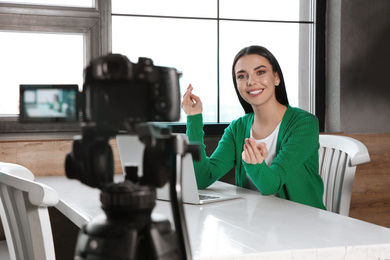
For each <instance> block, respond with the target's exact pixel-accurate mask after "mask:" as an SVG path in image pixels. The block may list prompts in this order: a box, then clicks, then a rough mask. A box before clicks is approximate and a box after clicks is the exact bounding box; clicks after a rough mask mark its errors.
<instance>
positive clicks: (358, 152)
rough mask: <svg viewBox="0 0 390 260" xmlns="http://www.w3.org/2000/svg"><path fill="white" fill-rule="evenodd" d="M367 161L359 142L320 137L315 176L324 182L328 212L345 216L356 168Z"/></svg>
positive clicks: (344, 137)
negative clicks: (317, 174) (317, 170)
mask: <svg viewBox="0 0 390 260" xmlns="http://www.w3.org/2000/svg"><path fill="white" fill-rule="evenodd" d="M369 161H370V156H369V154H368V150H367V148H366V146H365V145H364V144H363V143H361V142H360V141H358V140H356V139H353V138H350V137H346V136H338V135H320V149H319V173H320V175H321V177H322V180H323V181H324V197H323V200H324V204H325V206H326V208H327V210H328V211H331V212H335V213H338V214H341V215H345V216H348V215H349V208H350V203H351V196H352V187H353V181H354V178H355V171H356V166H357V165H359V164H363V163H367V162H369Z"/></svg>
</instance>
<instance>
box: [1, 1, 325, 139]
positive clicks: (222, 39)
mask: <svg viewBox="0 0 390 260" xmlns="http://www.w3.org/2000/svg"><path fill="white" fill-rule="evenodd" d="M318 2H319V3H320V2H321V1H318ZM64 3H65V4H64ZM240 6H241V7H243V8H238V7H240ZM316 6H317V1H316V0H275V1H268V0H256V1H253V0H240V1H237V0H224V1H219V0H197V1H181V0H166V1H158V0H144V1H131V0H85V1H68V0H67V1H63V0H56V1H48V0H35V1H32V0H20V1H2V0H0V37H3V38H4V37H5V36H7V37H6V40H3V39H0V40H1V42H2V46H4V44H8V45H10V46H9V47H7V48H8V50H5V48H3V47H1V50H0V52H3V53H1V55H2V59H1V60H0V67H1V69H2V71H4V66H5V67H6V71H7V74H9V75H15V73H16V74H17V73H18V72H17V71H15V70H12V71H10V66H8V67H7V63H8V62H9V61H6V60H5V59H3V56H4V55H3V54H4V51H7V54H8V57H11V58H10V59H11V60H12V53H14V54H16V53H19V52H20V51H22V49H23V48H22V49H21V47H17V46H18V45H17V44H12V41H13V42H15V41H16V40H11V38H9V37H8V35H14V36H15V37H17V35H19V36H20V35H29V37H30V36H31V37H38V39H39V40H38V41H40V40H42V41H43V43H42V46H44V45H45V44H48V45H55V46H54V47H55V48H54V50H55V52H58V50H59V49H63V48H61V47H59V46H60V45H61V44H63V43H64V42H63V40H59V42H55V40H53V42H52V43H50V42H51V41H52V40H51V39H52V38H53V39H54V38H56V39H57V40H58V39H65V38H66V39H69V40H70V42H72V43H69V44H64V45H66V46H67V48H66V49H70V48H72V49H77V50H76V51H75V52H74V55H75V56H73V57H70V56H69V57H65V58H69V59H71V60H75V61H74V63H72V66H71V67H72V68H69V70H67V71H66V76H65V77H66V81H67V80H69V82H68V81H67V82H65V79H64V80H63V81H64V82H63V83H75V82H76V81H77V82H76V84H79V85H81V84H82V83H81V80H80V78H79V76H80V75H81V74H82V71H80V74H79V75H76V74H77V72H76V71H77V70H79V69H80V66H83V67H84V66H86V64H88V63H89V61H90V60H91V59H93V58H95V57H98V56H100V55H103V54H105V53H108V52H117V53H122V54H124V55H126V56H128V57H129V59H130V60H131V61H132V62H138V58H139V57H149V58H151V59H153V61H154V64H155V65H160V66H170V67H175V68H177V69H178V70H179V71H181V72H183V77H182V79H181V82H180V83H181V88H182V89H181V92H182V93H183V92H184V91H185V89H186V87H187V85H188V84H189V83H191V84H193V85H194V87H195V93H196V94H198V95H199V96H200V97H201V98H202V101H203V103H204V111H205V122H210V123H220V122H230V121H231V120H232V119H235V118H237V117H239V116H240V115H242V114H243V111H242V108H241V106H240V104H239V102H238V100H237V97H236V94H235V92H234V89H233V85H232V80H231V75H230V73H231V72H230V70H231V63H232V60H233V56H234V55H235V54H236V53H237V52H238V51H239V49H241V48H242V47H244V46H247V45H251V44H259V45H263V46H265V47H267V48H268V49H270V50H271V51H272V52H273V53H274V54H275V56H276V57H277V59H278V60H279V63H280V64H281V66H282V69H283V73H284V76H285V80H286V85H287V89H288V90H287V91H288V95H289V100H290V103H291V104H292V105H293V106H299V107H301V108H304V109H306V110H308V111H310V112H312V113H314V112H315V102H314V101H315V100H314V96H315V94H316V93H315V87H314V85H315V84H314V80H315V73H314V71H315V69H316V68H317V67H316V65H315V64H316V60H315V57H316V50H318V48H317V49H315V48H314V47H315V46H316V45H318V43H316V42H315V33H316V31H315V27H316V26H315V25H316V14H315V12H314V10H316ZM317 11H318V8H317ZM41 36H42V37H41ZM49 39H50V40H49ZM34 41H35V40H30V39H29V40H28V42H29V43H28V44H27V45H26V46H28V47H29V48H33V47H32V43H33V42H34ZM321 44H323V43H322V42H321ZM81 45H82V47H81ZM42 46H41V47H42ZM71 46H72V47H71ZM81 48H82V49H81ZM13 49H14V50H13ZM33 49H35V48H33ZM43 49H44V50H45V51H43V50H42V51H38V49H35V50H36V52H37V53H38V52H41V53H40V54H41V55H46V56H48V52H47V51H46V50H47V48H46V47H43ZM69 51H70V50H69ZM10 53H11V56H10V55H9V54H10ZM72 53H73V51H72ZM76 53H77V54H76ZM19 54H20V53H19ZM317 54H318V53H317ZM80 55H82V57H79V56H80ZM17 56H18V55H14V57H15V58H14V61H13V62H15V60H16V57H17ZM49 56H50V55H49ZM76 56H77V57H76ZM53 57H54V56H52V57H49V58H53ZM65 58H64V59H65ZM317 58H318V55H317ZM24 59H25V64H34V62H33V61H31V59H29V60H28V61H27V60H26V58H24ZM60 59H62V58H60ZM22 60H23V58H18V62H21V61H22ZM42 60H43V61H44V62H45V63H46V64H47V63H48V61H47V60H45V59H42ZM54 62H56V65H55V66H59V64H61V62H59V61H58V60H56V57H54ZM321 62H322V61H321ZM29 66H30V67H31V66H33V65H29ZM37 67H39V69H38V70H41V71H47V68H43V67H40V66H37ZM61 71H62V72H63V69H61ZM21 73H22V74H27V71H26V70H20V71H19V74H21ZM48 74H52V73H48ZM71 74H72V75H73V76H70V75H71ZM63 75H65V73H63V74H62V76H63ZM318 75H320V74H318V72H317V77H318ZM59 78H60V76H58V79H59ZM14 79H15V77H13V80H14ZM42 80H45V79H43V78H42V79H39V81H42ZM46 80H48V81H54V79H50V80H49V78H48V77H46ZM27 81H29V82H28V83H33V82H32V81H33V80H32V79H27V80H26V81H24V82H23V83H27ZM61 81H62V80H61ZM52 83H55V82H50V84H52ZM18 84H19V83H12V87H11V85H10V83H5V81H4V78H3V79H0V97H1V98H2V100H1V101H0V102H1V104H2V105H1V106H2V108H0V109H1V110H0V132H2V133H4V132H25V131H34V132H42V131H59V130H64V129H65V130H66V129H68V128H67V127H68V126H65V127H64V126H62V125H53V126H48V125H45V126H42V125H37V124H35V125H34V124H28V125H21V124H19V123H18V122H17V116H18V115H17V114H15V113H17V105H16V104H18V96H17V95H18V93H17V91H15V89H12V88H14V87H15V86H16V87H17V85H18ZM317 95H318V93H317ZM3 97H6V98H3ZM317 98H318V96H317ZM11 101H12V102H13V104H10V103H7V102H11ZM6 103H7V105H3V104H6ZM184 121H185V115H182V118H181V122H184ZM69 129H70V130H72V129H75V128H74V127H70V128H69Z"/></svg>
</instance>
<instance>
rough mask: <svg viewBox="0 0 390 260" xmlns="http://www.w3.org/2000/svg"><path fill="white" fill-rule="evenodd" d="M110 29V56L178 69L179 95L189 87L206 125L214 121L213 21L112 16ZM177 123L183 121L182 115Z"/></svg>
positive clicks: (215, 63) (215, 106)
mask: <svg viewBox="0 0 390 260" xmlns="http://www.w3.org/2000/svg"><path fill="white" fill-rule="evenodd" d="M139 25H142V26H139ZM112 28H113V30H112V45H113V47H112V49H113V53H120V54H123V55H126V56H127V57H128V58H129V59H130V61H131V62H133V63H138V58H139V57H148V58H151V59H152V60H153V62H154V65H158V66H166V67H174V68H176V69H178V70H179V71H181V72H182V73H183V77H182V78H181V79H180V85H181V93H182V94H184V92H185V91H186V89H187V86H188V84H189V83H191V84H192V85H193V86H194V88H195V90H194V93H195V94H197V95H199V96H200V97H201V98H202V102H203V108H204V112H205V113H204V119H205V122H215V121H216V120H217V102H216V101H217V25H216V21H210V20H193V19H170V18H169V19H168V18H145V17H121V16H119V17H118V16H113V17H112ZM180 121H181V122H185V121H186V118H185V114H184V112H181V120H180Z"/></svg>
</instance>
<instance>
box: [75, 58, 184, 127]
mask: <svg viewBox="0 0 390 260" xmlns="http://www.w3.org/2000/svg"><path fill="white" fill-rule="evenodd" d="M180 76H181V75H180V73H178V72H177V70H176V69H174V68H169V67H159V66H154V65H153V61H152V60H151V59H149V58H139V62H138V64H135V63H132V62H130V61H129V60H128V58H127V57H126V56H123V55H121V54H108V55H106V56H103V57H100V58H98V59H96V60H95V61H93V62H92V63H91V65H90V66H88V67H87V68H86V69H85V71H84V87H83V92H82V95H81V107H82V112H83V113H82V114H83V121H84V122H85V123H93V124H96V126H97V127H99V128H102V129H106V130H109V131H114V132H117V131H118V130H127V131H131V129H132V126H134V125H135V124H138V123H142V122H163V121H165V122H172V121H177V120H179V118H180V87H179V77H180ZM130 134H132V133H130Z"/></svg>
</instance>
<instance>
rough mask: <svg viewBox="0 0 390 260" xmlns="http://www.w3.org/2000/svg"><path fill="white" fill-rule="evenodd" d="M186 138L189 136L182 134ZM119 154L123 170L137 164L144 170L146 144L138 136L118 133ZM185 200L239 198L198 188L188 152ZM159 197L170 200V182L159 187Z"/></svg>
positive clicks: (185, 158)
mask: <svg viewBox="0 0 390 260" xmlns="http://www.w3.org/2000/svg"><path fill="white" fill-rule="evenodd" d="M182 135H184V136H185V138H187V140H188V137H187V136H186V135H185V134H182ZM116 140H117V144H118V150H119V156H120V160H121V163H122V170H123V172H124V168H125V166H128V165H136V166H138V172H139V175H141V174H140V173H142V172H143V169H142V161H143V152H144V148H145V146H144V144H143V143H142V142H141V141H140V140H139V139H138V136H130V135H118V136H117V137H116ZM182 174H183V183H182V191H183V202H184V203H187V204H206V203H211V202H218V201H224V200H231V199H236V198H239V196H236V195H229V194H221V193H218V192H216V191H213V190H207V189H204V190H198V188H197V185H196V179H195V171H194V165H193V161H192V156H191V155H190V154H187V155H186V156H184V158H183V173H182ZM157 199H159V200H170V197H169V184H166V185H165V186H164V187H162V188H159V189H157Z"/></svg>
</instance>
